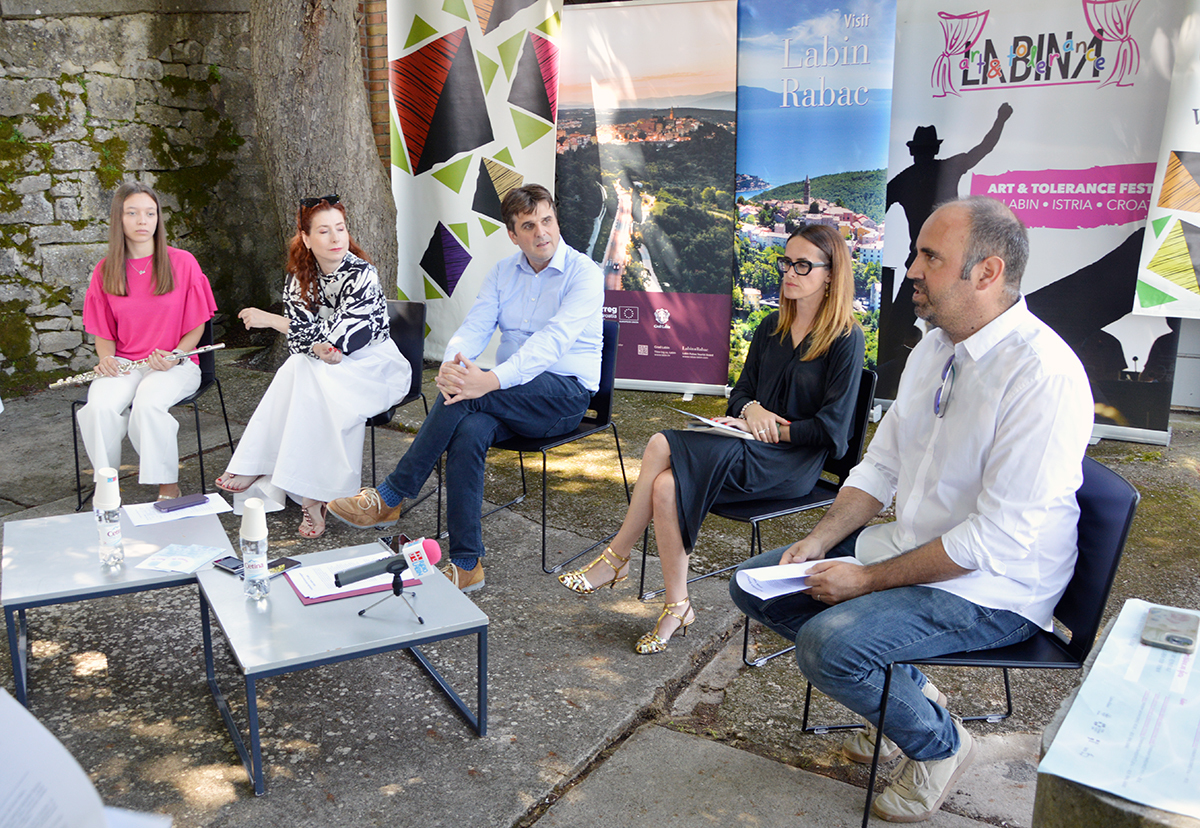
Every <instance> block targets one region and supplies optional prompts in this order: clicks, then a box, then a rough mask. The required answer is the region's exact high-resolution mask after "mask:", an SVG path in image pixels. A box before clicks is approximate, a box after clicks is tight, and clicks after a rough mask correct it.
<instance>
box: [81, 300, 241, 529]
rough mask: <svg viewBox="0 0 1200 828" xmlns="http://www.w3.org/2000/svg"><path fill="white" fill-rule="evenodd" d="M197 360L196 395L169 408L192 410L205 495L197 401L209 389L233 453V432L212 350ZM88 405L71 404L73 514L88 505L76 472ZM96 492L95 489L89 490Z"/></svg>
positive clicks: (209, 336) (208, 341) (209, 335)
mask: <svg viewBox="0 0 1200 828" xmlns="http://www.w3.org/2000/svg"><path fill="white" fill-rule="evenodd" d="M198 344H199V345H200V346H204V345H212V344H213V330H212V320H211V319H210V320H208V321H207V322H205V323H204V333H203V334H201V336H200V342H199V343H198ZM197 359H199V360H200V387H199V388H197V389H196V391H195V393H193V394H190V395H189V396H187V397H184V398H183V399H182V400H180V401H179V402H177V403H175V405H174V406H172V408H174V407H175V406H180V405H190V406H191V407H192V415H193V417H194V418H195V421H196V456H197V457H198V458H199V460H200V492H201V494H207V492H208V489H207V488H206V487H205V482H204V481H205V480H206V479H207V478H206V477H205V475H204V445H203V444H202V442H201V436H200V406H199V405H198V404H197V400H199V399H200V397H201V395H203V394H204V392H205V391H207V390H208V389H209V388H211V387H212V386H214V385H215V386H216V387H217V396H218V397H220V399H221V416H222V417H223V418H224V419H225V435H226V436H227V437H228V438H229V451H230V453H232V452H233V432H232V431H230V430H229V414H228V413H226V411H225V394H224V392H222V391H221V380H220V379H218V378H217V357H216V353H215V352H213V351H208V352H206V353H203V354H200V355H199V356H198V357H197ZM86 404H87V397H86V396H84V397H82V398H80V399H78V400H73V401H72V402H71V442H72V444H73V446H74V448H75V499H76V505H75V511H76V512H78V511H81V510H82V509H83V504H84V503H86V502H87V499H88V497H91V496H92V495H91V493H89V494H88V495H87V497H84V495H83V479H82V476H81V474H80V469H79V417H78V413H79V409H80V408H81V407H82V406H84V405H86ZM92 491H93V492H94V491H95V487H93V488H92Z"/></svg>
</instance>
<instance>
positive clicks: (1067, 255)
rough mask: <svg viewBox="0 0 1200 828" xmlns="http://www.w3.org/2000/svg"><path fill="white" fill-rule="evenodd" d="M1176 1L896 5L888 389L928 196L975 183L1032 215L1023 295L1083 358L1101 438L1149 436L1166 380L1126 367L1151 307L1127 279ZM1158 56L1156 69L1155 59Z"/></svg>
mask: <svg viewBox="0 0 1200 828" xmlns="http://www.w3.org/2000/svg"><path fill="white" fill-rule="evenodd" d="M1182 6H1183V4H1181V3H1179V2H1178V0H1141V2H1140V4H1139V2H1138V1H1137V0H1006V2H1003V3H994V4H992V5H991V7H990V8H989V7H987V6H983V7H981V6H980V4H978V3H977V2H968V0H911V2H906V3H905V4H903V5H902V7H901V9H902V11H901V12H900V14H899V16H898V20H897V39H896V42H897V53H896V70H895V87H894V88H895V99H894V101H893V109H892V127H891V153H890V163H889V169H888V189H887V204H888V208H889V212H888V229H889V231H890V232H889V243H888V244H887V246H886V248H885V250H884V264H885V266H890V268H892V271H891V272H890V273H889V267H885V269H884V290H883V309H882V312H881V317H880V332H879V340H880V342H879V348H880V356H879V362H880V390H879V395H880V396H881V397H883V398H885V399H886V398H888V397H890V396H892V395H894V393H895V383H896V381H897V379H898V377H899V372H900V369H901V368H903V364H904V360H905V358H906V356H907V353H908V350H909V349H910V348H911V347H912V345H913V344H915V342H916V341H917V340H918V339H919V338H920V337H921V335H922V332H921V326H920V325H918V324H917V321H916V319H915V316H914V314H913V309H912V301H911V297H912V290H911V285H910V284H909V283H907V280H904V279H903V275H904V271H905V268H906V264H907V261H911V255H912V254H911V250H910V246H909V244H907V243H906V242H908V241H909V240H910V239H915V237H916V234H917V232H918V231H919V229H920V226H921V224H922V222H923V221H924V220H925V218H926V217H928V215H929V213H930V212H931V210H932V208H933V206H934V204H936V203H937V202H939V201H942V200H944V199H946V198H952V197H954V196H956V195H967V194H972V195H975V194H978V195H990V196H993V197H995V198H999V199H1002V200H1003V201H1004V202H1005V203H1007V204H1009V205H1010V206H1011V207H1012V208H1013V209H1014V210H1015V211H1016V213H1017V215H1019V216H1020V217H1021V218H1022V219H1023V220H1024V221H1025V222H1026V224H1027V225H1028V226H1029V228H1030V243H1031V255H1030V263H1029V267H1028V269H1027V271H1026V273H1025V277H1024V280H1023V283H1022V293H1024V294H1025V296H1026V298H1027V301H1028V303H1029V307H1030V309H1031V310H1032V311H1033V312H1034V313H1035V314H1037V315H1038V316H1040V317H1041V318H1042V319H1043V320H1045V321H1046V322H1047V323H1048V324H1049V325H1051V326H1052V327H1053V328H1054V329H1055V330H1056V331H1058V333H1059V334H1060V335H1061V336H1062V337H1063V339H1065V340H1066V341H1067V343H1068V344H1069V345H1070V346H1071V347H1072V348H1074V349H1075V352H1076V353H1077V354H1078V355H1079V357H1080V360H1081V361H1082V362H1083V364H1084V367H1085V368H1086V369H1087V371H1088V376H1089V378H1090V380H1091V384H1092V392H1093V395H1094V397H1095V399H1096V421H1097V432H1098V433H1099V434H1101V435H1102V436H1123V437H1130V438H1133V437H1136V438H1138V439H1144V440H1152V441H1165V438H1166V434H1167V418H1168V413H1169V409H1170V399H1171V384H1170V382H1148V381H1144V382H1138V381H1136V380H1139V379H1149V378H1148V377H1144V376H1142V372H1141V368H1142V367H1143V366H1145V364H1146V361H1147V357H1148V356H1149V355H1150V353H1151V350H1152V346H1153V344H1154V342H1155V341H1156V339H1158V338H1159V337H1162V336H1169V335H1170V334H1171V331H1170V330H1169V328H1168V327H1167V325H1166V323H1165V322H1163V321H1162V320H1161V319H1149V318H1146V317H1135V316H1133V315H1132V314H1131V313H1130V311H1131V310H1132V308H1133V302H1134V288H1135V284H1136V281H1137V272H1138V267H1137V266H1138V258H1139V256H1140V255H1141V250H1142V237H1143V235H1144V230H1145V217H1146V213H1147V210H1148V209H1149V203H1150V191H1151V187H1152V184H1153V180H1154V167H1155V160H1156V153H1157V149H1158V147H1159V145H1160V139H1161V137H1162V126H1163V117H1164V112H1165V110H1166V102H1167V95H1168V91H1169V86H1170V70H1169V67H1170V66H1171V63H1172V54H1171V41H1172V40H1175V39H1177V37H1178V33H1179V24H1180V18H1181V13H1182ZM1164 67H1167V68H1166V69H1165V70H1164Z"/></svg>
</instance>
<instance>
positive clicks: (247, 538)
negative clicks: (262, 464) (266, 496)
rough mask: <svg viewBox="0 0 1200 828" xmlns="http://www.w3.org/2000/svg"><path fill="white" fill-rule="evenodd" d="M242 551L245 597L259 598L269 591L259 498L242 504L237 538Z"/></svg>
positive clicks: (264, 524) (264, 527) (263, 515)
mask: <svg viewBox="0 0 1200 828" xmlns="http://www.w3.org/2000/svg"><path fill="white" fill-rule="evenodd" d="M238 543H239V546H240V548H241V553H242V578H243V579H244V581H245V583H244V584H243V589H244V590H245V593H246V597H247V598H254V599H255V600H259V599H262V598H266V597H267V593H269V592H270V591H271V579H270V576H269V574H268V572H267V515H266V512H265V511H264V509H263V502H262V499H261V498H257V497H252V498H249V499H248V500H247V501H246V502H245V503H243V504H242V529H241V533H240V538H239V540H238Z"/></svg>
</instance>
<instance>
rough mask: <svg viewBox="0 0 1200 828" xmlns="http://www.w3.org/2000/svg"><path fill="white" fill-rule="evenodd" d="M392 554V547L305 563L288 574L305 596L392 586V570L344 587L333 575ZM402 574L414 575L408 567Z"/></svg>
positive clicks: (404, 576)
mask: <svg viewBox="0 0 1200 828" xmlns="http://www.w3.org/2000/svg"><path fill="white" fill-rule="evenodd" d="M391 555H392V551H391V550H390V549H387V550H380V551H379V552H375V553H372V554H370V555H363V556H362V557H359V558H347V559H346V560H344V561H335V562H333V563H326V564H305V565H304V566H301V567H298V568H296V569H291V570H288V573H287V574H288V578H290V579H291V581H292V583H293V584H295V586H296V589H297V590H299V592H300V594H301V595H303V596H304V597H305V598H324V597H326V596H329V595H342V594H344V593H348V592H358V591H359V590H362V589H370V588H371V587H378V586H391V583H392V575H391V573H390V572H385V573H384V574H382V575H376V576H375V577H374V578H367V579H366V580H363V581H355V582H354V583H353V584H348V585H347V586H344V587H338V586H335V585H334V583H333V576H334V575H335V574H336V573H338V572H344V571H346V570H347V569H351V568H352V567H356V566H361V565H362V564H365V563H370V562H371V561H377V560H379V559H381V558H387V557H390V556H391ZM400 574H401V575H402V576H403V578H411V577H412V572H411V571H409V570H407V569H405V570H404V572H402V573H400ZM403 578H402V579H403Z"/></svg>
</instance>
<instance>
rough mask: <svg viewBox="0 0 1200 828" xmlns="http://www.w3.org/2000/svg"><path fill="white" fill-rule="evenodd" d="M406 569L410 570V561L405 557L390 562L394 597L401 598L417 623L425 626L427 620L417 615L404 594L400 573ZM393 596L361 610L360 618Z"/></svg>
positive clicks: (398, 556) (398, 557)
mask: <svg viewBox="0 0 1200 828" xmlns="http://www.w3.org/2000/svg"><path fill="white" fill-rule="evenodd" d="M406 569H408V561H407V560H405V558H404V556H403V555H397V556H396V560H394V561H389V562H388V565H387V569H386V571H387V572H390V573H392V595H394V596H396V597H397V598H399V599H400V600H402V601H403V602H404V603H405V604H406V605H407V606H408V608H409V610H410V611H411V612H412V614H413V617H415V618H416V619H417V623H419V624H424V623H425V619H424V618H422V617H421V616H420V615H417V611H416V610H415V609H413V605H412V604H411V603H409V600H408V596H406V595H405V594H404V579H403V578H401V577H400V573H402V572H403V571H404V570H406ZM392 595H385V596H383V597H382V598H380V599H379V600H378V601H376V602H375V603H374V604H371V606H369V607H366V608H364V609H360V610H359V611H358V617H359V618H362V617H363V616H364V615H366V614H367V610H369V609H374V608H375V607H377V606H379V605H380V604H382V603H383V602H384V601H386V600H387V599H388V598H390V597H392Z"/></svg>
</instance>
